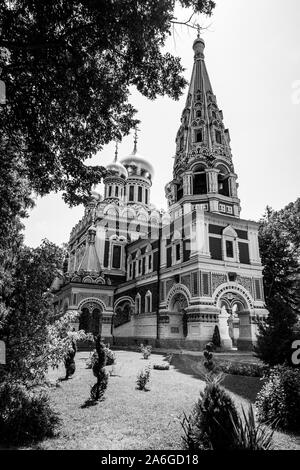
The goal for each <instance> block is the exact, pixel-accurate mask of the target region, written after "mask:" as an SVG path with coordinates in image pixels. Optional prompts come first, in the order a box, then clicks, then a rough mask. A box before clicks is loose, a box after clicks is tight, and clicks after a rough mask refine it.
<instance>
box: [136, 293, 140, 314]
mask: <svg viewBox="0 0 300 470" xmlns="http://www.w3.org/2000/svg"><path fill="white" fill-rule="evenodd" d="M135 313H136V314H137V315H138V314H140V313H141V296H140V294H137V296H136V298H135Z"/></svg>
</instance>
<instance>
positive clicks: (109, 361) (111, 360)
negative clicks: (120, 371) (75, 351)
mask: <svg viewBox="0 0 300 470" xmlns="http://www.w3.org/2000/svg"><path fill="white" fill-rule="evenodd" d="M104 352H105V356H106V364H105V365H106V366H112V365H113V364H115V362H116V356H115V354H114V353H113V351H112V350H111V349H109V348H108V347H107V346H104ZM97 357H98V355H97V351H96V350H95V349H94V351H93V352H92V353H91V354H90V357H89V358H88V359H87V360H86V368H87V369H92V368H93V365H94V363H95V361H96V360H97Z"/></svg>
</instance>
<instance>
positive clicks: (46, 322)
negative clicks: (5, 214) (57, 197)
mask: <svg viewBox="0 0 300 470" xmlns="http://www.w3.org/2000/svg"><path fill="white" fill-rule="evenodd" d="M63 256H64V252H63V250H62V249H61V248H59V247H57V246H56V245H54V244H53V243H50V242H49V241H48V240H44V241H43V242H42V244H41V246H39V247H38V248H28V247H21V248H20V249H19V250H18V252H17V254H16V260H15V263H16V265H15V269H14V277H13V281H12V285H11V291H10V293H9V295H7V296H6V299H5V301H6V302H5V305H6V307H7V314H6V317H5V319H4V321H3V323H2V328H1V330H0V336H1V338H3V339H4V340H5V341H6V348H7V361H8V364H7V372H8V373H10V374H12V375H15V376H17V377H19V378H22V377H23V378H24V379H30V378H31V375H32V377H33V378H35V377H37V375H39V373H40V376H42V375H43V373H44V372H45V371H46V370H47V367H48V365H49V364H48V361H47V352H48V349H49V348H50V337H51V332H50V330H49V326H50V325H51V323H53V322H54V320H55V318H54V312H53V308H52V295H51V294H50V292H49V288H50V286H51V283H52V281H53V278H54V277H55V275H56V274H57V272H58V271H59V270H60V269H61V265H62V261H63Z"/></svg>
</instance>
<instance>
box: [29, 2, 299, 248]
mask: <svg viewBox="0 0 300 470" xmlns="http://www.w3.org/2000/svg"><path fill="white" fill-rule="evenodd" d="M216 1H217V7H216V9H215V13H214V15H213V17H212V18H211V19H205V18H204V17H203V18H202V19H201V24H202V25H203V26H205V25H210V28H209V30H207V31H204V32H203V37H204V39H205V42H206V49H205V56H206V65H207V68H208V73H209V75H210V79H211V82H212V86H213V90H214V93H215V94H216V96H217V101H218V105H219V107H220V108H221V109H222V110H223V113H224V124H225V126H226V127H228V128H229V130H230V135H231V146H232V152H233V159H234V165H235V171H236V173H237V174H238V176H239V184H240V187H239V197H240V198H241V203H242V214H241V217H242V218H249V219H253V220H257V219H259V218H260V216H261V215H262V214H263V212H264V209H265V207H266V206H267V205H270V206H271V207H273V208H274V209H280V208H282V207H284V206H285V205H286V204H288V203H289V202H291V201H294V200H296V199H297V197H300V190H299V189H300V188H299V186H300V184H299V179H300V178H299V177H300V161H299V152H300V144H299V136H300V2H299V0H285V1H284V2H282V1H281V0H251V1H250V0H216ZM182 15H183V16H182V19H187V18H188V13H187V12H184V11H183V13H182ZM194 39H195V32H194V31H193V30H191V29H189V28H186V27H181V26H178V27H176V30H175V34H174V35H173V36H172V37H170V39H169V41H168V44H167V50H168V51H169V52H171V53H172V54H174V55H177V56H179V57H181V58H182V63H183V66H184V67H185V68H186V71H185V76H186V78H187V79H188V80H190V77H191V72H192V66H193V51H192V44H193V40H194ZM186 93H187V90H185V93H184V95H183V96H182V97H181V99H180V100H179V101H178V102H175V101H172V100H171V99H169V98H159V99H157V100H156V101H153V102H152V101H149V100H147V99H146V98H144V97H142V96H141V95H139V94H138V93H137V92H135V91H133V94H132V100H131V101H132V103H133V104H134V105H135V107H136V108H137V109H138V111H139V113H138V118H139V119H140V120H141V121H142V122H141V126H140V128H141V132H140V135H139V144H138V149H139V152H140V153H141V154H142V155H144V156H146V157H147V158H149V159H150V160H151V162H152V164H153V166H154V169H155V177H154V181H153V187H152V191H151V202H152V203H153V204H155V205H156V206H157V207H158V208H165V209H166V200H165V196H164V186H165V184H166V183H167V182H169V181H170V180H171V179H172V166H173V158H172V157H173V156H174V154H175V136H176V133H177V130H178V127H179V124H180V117H181V113H182V110H183V108H184V104H185V99H186ZM132 147H133V138H132V136H131V137H127V138H125V139H124V140H123V142H122V143H121V144H120V147H119V158H122V157H124V156H126V155H128V154H129V153H130V152H131V150H132ZM113 156H114V144H113V143H112V144H110V145H108V146H107V147H105V148H104V149H103V151H102V152H101V153H99V154H97V155H96V156H95V157H94V158H93V159H92V160H91V161H89V163H90V162H91V163H92V164H102V165H104V166H105V165H106V164H108V163H109V162H111V161H112V160H113ZM82 214H83V207H82V206H81V207H75V208H72V209H70V208H68V206H66V205H65V203H64V202H63V201H62V199H61V197H60V195H57V194H56V195H55V194H51V195H49V196H47V197H44V198H43V199H41V198H38V200H37V201H36V207H35V208H34V209H33V210H32V212H31V214H30V217H29V218H28V219H27V220H25V225H26V228H25V242H26V244H28V245H30V246H37V245H39V244H40V242H41V240H42V239H43V238H48V239H49V240H51V241H53V242H55V243H57V244H61V243H63V242H67V241H68V239H69V234H70V231H71V229H72V227H73V226H74V225H75V224H76V223H77V222H78V220H79V218H81V217H82Z"/></svg>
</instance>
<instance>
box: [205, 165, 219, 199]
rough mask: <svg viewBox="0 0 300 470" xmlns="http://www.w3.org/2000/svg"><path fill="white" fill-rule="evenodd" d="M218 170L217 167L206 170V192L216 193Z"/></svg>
mask: <svg viewBox="0 0 300 470" xmlns="http://www.w3.org/2000/svg"><path fill="white" fill-rule="evenodd" d="M219 172H220V170H217V169H215V168H214V169H209V170H206V173H207V187H208V192H209V193H213V194H217V193H218V174H219Z"/></svg>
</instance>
